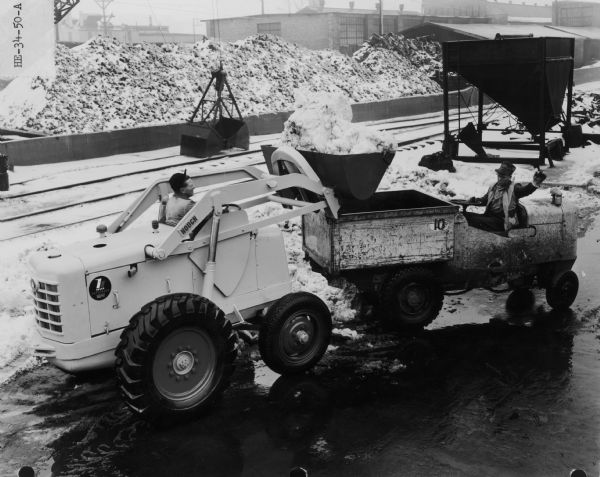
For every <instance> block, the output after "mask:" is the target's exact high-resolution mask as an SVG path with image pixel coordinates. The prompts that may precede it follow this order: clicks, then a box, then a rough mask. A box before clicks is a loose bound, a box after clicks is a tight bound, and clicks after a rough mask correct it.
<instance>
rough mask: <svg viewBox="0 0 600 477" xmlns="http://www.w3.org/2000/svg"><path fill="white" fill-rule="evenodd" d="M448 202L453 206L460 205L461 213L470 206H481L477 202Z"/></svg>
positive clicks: (462, 200) (453, 200) (458, 200)
mask: <svg viewBox="0 0 600 477" xmlns="http://www.w3.org/2000/svg"><path fill="white" fill-rule="evenodd" d="M450 202H451V203H453V204H455V205H460V206H461V207H462V211H463V213H464V212H465V211H466V210H467V207H469V206H470V205H475V206H480V205H483V204H479V203H478V202H473V201H471V200H468V199H450Z"/></svg>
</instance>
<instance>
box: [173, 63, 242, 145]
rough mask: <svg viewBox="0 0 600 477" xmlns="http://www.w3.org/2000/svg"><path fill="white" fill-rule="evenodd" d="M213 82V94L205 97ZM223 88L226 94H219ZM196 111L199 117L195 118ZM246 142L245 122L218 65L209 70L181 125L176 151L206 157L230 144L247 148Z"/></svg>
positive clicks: (225, 74) (225, 77) (225, 75)
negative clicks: (209, 77)
mask: <svg viewBox="0 0 600 477" xmlns="http://www.w3.org/2000/svg"><path fill="white" fill-rule="evenodd" d="M213 84H214V93H213V97H212V98H209V93H210V92H211V86H213ZM225 88H226V89H227V97H223V90H224V89H225ZM234 113H237V114H234ZM198 114H200V120H199V121H195V119H196V116H198ZM234 116H235V117H234ZM249 145H250V133H249V131H248V126H247V124H246V123H245V122H244V120H243V119H242V114H241V113H240V110H239V108H238V105H237V102H236V101H235V98H234V96H233V94H232V92H231V88H230V87H229V83H228V81H227V73H225V71H223V65H221V66H220V67H219V69H218V70H216V71H213V72H212V77H211V80H210V82H209V83H208V86H207V87H206V89H205V90H204V94H203V95H202V98H201V99H200V102H199V103H198V105H197V106H196V109H195V110H194V113H193V114H192V117H191V118H190V120H189V121H188V122H187V124H186V125H185V126H184V128H183V134H182V136H181V148H180V153H181V154H183V155H186V156H194V157H206V156H209V155H211V154H213V153H215V152H218V151H221V150H223V149H231V148H233V147H238V148H241V149H248V147H249Z"/></svg>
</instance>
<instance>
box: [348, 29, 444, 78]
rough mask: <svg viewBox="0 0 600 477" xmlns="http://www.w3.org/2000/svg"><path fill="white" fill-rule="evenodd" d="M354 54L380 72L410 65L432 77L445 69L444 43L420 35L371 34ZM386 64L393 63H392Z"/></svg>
mask: <svg viewBox="0 0 600 477" xmlns="http://www.w3.org/2000/svg"><path fill="white" fill-rule="evenodd" d="M353 57H354V59H355V60H356V61H358V62H360V63H362V64H363V65H369V67H370V68H372V69H374V70H380V71H381V69H383V68H388V67H389V68H397V71H399V72H402V71H403V70H404V69H405V68H408V65H410V66H412V67H414V68H416V69H417V70H418V71H420V72H421V73H422V74H423V75H426V76H429V77H434V76H437V75H438V74H439V73H440V72H441V71H442V46H441V45H440V43H438V42H437V41H432V40H426V39H420V38H415V39H410V38H405V37H404V36H402V35H399V34H396V33H387V34H385V35H373V36H371V38H370V39H369V41H367V42H365V43H364V44H363V46H362V47H361V48H360V49H359V50H357V51H356V52H355V53H354V55H353ZM386 63H389V66H388V65H386ZM384 65H386V66H384ZM409 69H410V68H409Z"/></svg>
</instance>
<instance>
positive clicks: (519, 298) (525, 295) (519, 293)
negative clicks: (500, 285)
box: [506, 288, 535, 312]
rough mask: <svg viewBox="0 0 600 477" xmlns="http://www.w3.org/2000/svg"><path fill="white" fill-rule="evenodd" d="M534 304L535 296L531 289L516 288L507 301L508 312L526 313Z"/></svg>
mask: <svg viewBox="0 0 600 477" xmlns="http://www.w3.org/2000/svg"><path fill="white" fill-rule="evenodd" d="M534 304H535V295H534V294H533V292H532V291H531V290H530V289H529V288H515V289H514V290H513V291H512V292H510V295H508V298H507V299H506V311H508V312H517V311H526V310H529V309H531V307H533V305H534Z"/></svg>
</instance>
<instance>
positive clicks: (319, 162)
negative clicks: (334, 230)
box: [261, 146, 395, 200]
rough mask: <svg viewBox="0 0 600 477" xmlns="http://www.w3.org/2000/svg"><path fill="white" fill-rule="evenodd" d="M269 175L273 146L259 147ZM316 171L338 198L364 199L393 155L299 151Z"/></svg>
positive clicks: (369, 194)
mask: <svg viewBox="0 0 600 477" xmlns="http://www.w3.org/2000/svg"><path fill="white" fill-rule="evenodd" d="M261 148H262V150H263V155H264V156H265V159H266V162H267V167H268V168H269V172H273V171H272V170H271V164H270V163H271V161H270V158H271V154H272V153H273V151H274V150H275V149H276V148H275V147H273V146H262V147H261ZM298 152H299V153H300V154H302V156H303V157H304V158H305V159H306V161H307V162H308V164H309V165H310V167H312V169H313V170H314V171H315V173H316V174H317V176H319V179H321V182H322V183H323V185H324V186H327V187H331V188H332V189H333V190H334V191H335V193H336V195H337V196H338V197H340V198H347V199H350V198H351V199H357V200H365V199H368V198H369V197H371V196H372V195H373V194H374V193H375V191H376V190H377V187H378V186H379V183H380V182H381V179H382V178H383V175H384V174H385V171H386V170H387V168H388V166H389V165H390V164H391V162H392V160H393V159H394V155H395V152H383V153H380V152H375V153H370V154H346V155H337V154H323V153H320V152H313V151H302V150H298Z"/></svg>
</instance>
